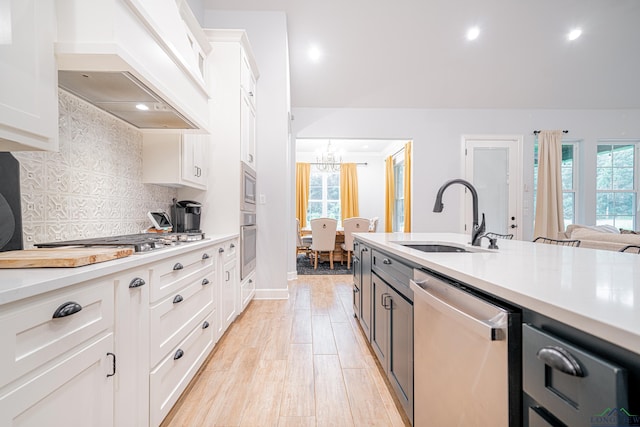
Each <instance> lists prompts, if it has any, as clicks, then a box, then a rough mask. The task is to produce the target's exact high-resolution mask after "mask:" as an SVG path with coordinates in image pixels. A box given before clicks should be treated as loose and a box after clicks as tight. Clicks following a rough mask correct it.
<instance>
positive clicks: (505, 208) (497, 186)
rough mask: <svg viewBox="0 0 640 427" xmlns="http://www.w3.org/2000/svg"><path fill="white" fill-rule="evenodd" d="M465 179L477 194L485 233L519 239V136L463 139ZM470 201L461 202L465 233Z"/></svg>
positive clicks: (520, 158)
mask: <svg viewBox="0 0 640 427" xmlns="http://www.w3.org/2000/svg"><path fill="white" fill-rule="evenodd" d="M463 141H464V147H465V179H466V180H467V181H469V182H471V183H472V184H473V186H474V187H475V188H476V190H477V192H478V214H479V215H480V218H479V220H480V221H481V220H482V213H484V214H485V221H486V231H487V232H494V233H499V234H513V237H514V239H521V238H522V227H521V220H522V185H521V183H522V167H521V165H522V136H513V135H506V136H505V135H489V136H485V135H482V136H463ZM471 210H472V205H471V198H469V197H466V198H465V212H466V214H465V216H464V218H465V230H471V217H472V216H471Z"/></svg>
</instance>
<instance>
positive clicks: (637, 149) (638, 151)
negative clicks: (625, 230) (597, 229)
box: [593, 139, 640, 230]
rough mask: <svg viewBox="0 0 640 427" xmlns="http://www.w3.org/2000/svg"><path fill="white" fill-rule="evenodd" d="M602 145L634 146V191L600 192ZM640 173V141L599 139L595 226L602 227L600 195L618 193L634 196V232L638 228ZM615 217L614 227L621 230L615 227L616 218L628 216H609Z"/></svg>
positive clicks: (597, 144)
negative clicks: (599, 173) (599, 156)
mask: <svg viewBox="0 0 640 427" xmlns="http://www.w3.org/2000/svg"><path fill="white" fill-rule="evenodd" d="M601 145H608V146H616V145H632V146H633V189H632V190H620V189H615V188H611V189H606V190H599V189H598V181H597V177H598V163H597V160H598V147H600V146H601ZM611 169H613V165H612V166H611ZM639 173H640V140H638V139H598V140H597V141H596V164H595V166H594V174H593V176H594V180H595V185H594V189H595V206H594V210H595V211H594V217H595V224H596V225H601V224H599V223H598V220H599V219H600V218H599V216H598V211H597V209H598V195H599V194H604V193H608V194H612V193H613V194H617V193H621V194H624V193H631V194H633V195H634V196H635V197H634V200H635V206H634V209H633V225H632V227H633V230H635V229H636V228H637V227H638V214H639V213H640V211H639V203H638V193H639V192H640V185H639V184H640V179H639V177H638V175H639ZM609 216H612V217H613V222H614V227H616V228H620V227H618V226H617V225H615V219H616V217H618V216H620V217H622V216H626V215H615V214H614V215H609Z"/></svg>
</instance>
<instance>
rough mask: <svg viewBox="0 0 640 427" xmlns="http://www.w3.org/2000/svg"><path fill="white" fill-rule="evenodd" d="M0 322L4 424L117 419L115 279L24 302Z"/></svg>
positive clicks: (0, 415) (0, 403) (107, 422)
mask: <svg viewBox="0 0 640 427" xmlns="http://www.w3.org/2000/svg"><path fill="white" fill-rule="evenodd" d="M0 324H2V325H3V328H2V329H1V330H0V334H1V335H0V339H1V340H2V341H1V342H2V343H3V351H2V352H1V354H2V360H1V362H2V366H3V369H2V370H1V371H0V372H2V374H1V376H0V425H2V426H18V425H20V426H41V425H56V424H64V425H69V426H86V425H96V426H112V425H113V422H114V418H113V417H114V411H113V408H114V382H115V378H116V377H115V375H112V374H114V370H115V366H116V365H115V362H116V360H115V357H116V355H115V354H114V332H113V331H114V292H113V282H111V281H110V280H107V279H105V280H99V281H96V282H92V283H86V284H81V285H78V286H74V287H72V288H70V289H66V290H64V291H60V292H50V293H47V294H43V295H40V296H37V297H33V298H29V299H26V300H23V301H20V302H18V303H15V304H13V305H12V306H11V307H9V308H6V309H4V310H3V314H2V315H1V316H0ZM88 390H90V391H91V392H90V393H88V392H87V391H88ZM61 420H63V421H61Z"/></svg>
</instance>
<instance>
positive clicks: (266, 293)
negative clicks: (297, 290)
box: [253, 289, 289, 299]
mask: <svg viewBox="0 0 640 427" xmlns="http://www.w3.org/2000/svg"><path fill="white" fill-rule="evenodd" d="M253 299H289V289H256V294H255V296H254V297H253Z"/></svg>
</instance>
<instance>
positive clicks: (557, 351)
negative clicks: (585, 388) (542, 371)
mask: <svg viewBox="0 0 640 427" xmlns="http://www.w3.org/2000/svg"><path fill="white" fill-rule="evenodd" d="M536 356H537V357H538V359H540V360H542V361H543V362H544V363H545V364H547V365H549V366H550V367H552V368H553V369H557V370H558V371H560V372H564V373H565V374H567V375H571V376H574V377H584V372H583V371H582V368H581V367H580V364H579V363H578V361H577V360H576V359H575V358H574V357H573V356H572V355H571V353H569V352H568V351H567V350H565V349H564V348H562V347H558V346H551V345H549V346H546V347H542V348H541V349H540V350H538V353H537V354H536Z"/></svg>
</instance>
